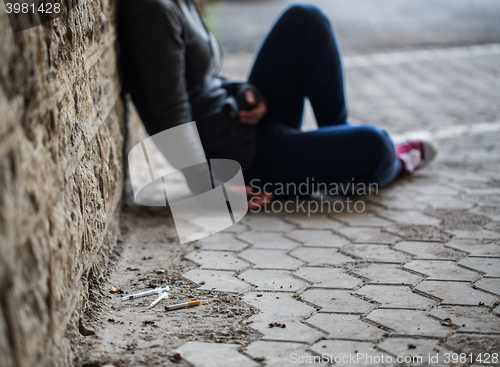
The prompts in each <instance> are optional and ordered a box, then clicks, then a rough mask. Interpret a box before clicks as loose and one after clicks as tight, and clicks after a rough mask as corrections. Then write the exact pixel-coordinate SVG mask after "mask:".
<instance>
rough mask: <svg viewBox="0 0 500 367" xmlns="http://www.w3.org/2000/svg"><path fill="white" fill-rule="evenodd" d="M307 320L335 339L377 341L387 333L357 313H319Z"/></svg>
mask: <svg viewBox="0 0 500 367" xmlns="http://www.w3.org/2000/svg"><path fill="white" fill-rule="evenodd" d="M306 321H307V323H309V324H311V325H314V326H316V327H318V328H320V329H321V330H325V331H326V332H328V333H329V337H330V338H333V339H349V340H361V341H376V340H379V339H380V338H382V337H383V336H384V334H385V332H384V331H383V330H382V329H379V328H377V327H375V326H372V325H370V324H368V323H366V322H363V321H361V319H360V318H359V316H357V315H347V314H329V313H318V314H316V315H314V316H312V317H311V318H309V319H307V320H306Z"/></svg>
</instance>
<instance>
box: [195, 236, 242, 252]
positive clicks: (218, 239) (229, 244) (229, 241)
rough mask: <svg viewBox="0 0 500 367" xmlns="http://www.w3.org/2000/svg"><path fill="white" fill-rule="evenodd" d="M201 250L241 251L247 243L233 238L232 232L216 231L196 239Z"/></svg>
mask: <svg viewBox="0 0 500 367" xmlns="http://www.w3.org/2000/svg"><path fill="white" fill-rule="evenodd" d="M198 243H199V244H200V246H201V248H202V249H203V250H225V251H241V250H243V249H244V248H245V247H248V245H247V244H246V243H244V242H241V241H238V240H237V239H236V238H234V235H233V234H232V233H216V234H213V235H211V236H209V237H206V238H203V239H201V240H198Z"/></svg>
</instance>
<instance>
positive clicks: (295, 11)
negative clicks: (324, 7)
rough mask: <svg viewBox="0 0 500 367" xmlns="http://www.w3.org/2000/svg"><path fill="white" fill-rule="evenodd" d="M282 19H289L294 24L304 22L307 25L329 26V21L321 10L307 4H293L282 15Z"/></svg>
mask: <svg viewBox="0 0 500 367" xmlns="http://www.w3.org/2000/svg"><path fill="white" fill-rule="evenodd" d="M283 18H285V19H289V20H290V21H292V22H294V23H297V22H299V21H304V22H306V23H308V24H314V25H327V26H330V21H329V20H328V18H327V17H326V15H325V14H324V13H323V12H322V11H321V9H319V8H318V7H317V6H314V5H309V4H294V5H292V6H290V7H289V8H288V9H287V10H286V11H285V12H284V13H283Z"/></svg>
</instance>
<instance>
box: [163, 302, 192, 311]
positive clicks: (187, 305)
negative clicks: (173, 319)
mask: <svg viewBox="0 0 500 367" xmlns="http://www.w3.org/2000/svg"><path fill="white" fill-rule="evenodd" d="M199 305H201V301H199V300H198V301H191V302H184V303H179V304H177V305H170V306H165V310H166V311H172V310H178V309H180V308H186V307H193V306H199Z"/></svg>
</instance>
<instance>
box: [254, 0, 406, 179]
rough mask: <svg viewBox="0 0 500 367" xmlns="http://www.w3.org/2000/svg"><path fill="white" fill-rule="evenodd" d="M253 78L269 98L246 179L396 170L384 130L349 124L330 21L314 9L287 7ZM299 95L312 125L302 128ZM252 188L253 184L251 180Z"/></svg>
mask: <svg viewBox="0 0 500 367" xmlns="http://www.w3.org/2000/svg"><path fill="white" fill-rule="evenodd" d="M249 80H250V82H251V83H253V84H254V85H255V86H257V87H258V88H259V89H261V90H262V92H263V93H264V94H265V95H266V97H267V98H268V100H269V113H268V115H267V116H266V117H265V119H264V120H263V121H262V124H260V125H261V126H259V132H258V145H257V157H256V160H255V162H254V165H253V168H252V169H251V171H250V172H248V174H246V177H247V178H248V181H249V182H250V183H251V180H252V179H259V180H260V181H259V184H260V185H263V184H266V183H271V184H283V185H287V184H295V185H299V184H301V183H305V182H311V181H312V180H313V179H314V181H315V182H316V183H325V184H327V185H329V184H331V183H337V184H346V183H351V182H353V181H354V182H355V183H376V184H378V185H379V186H380V187H382V186H385V185H387V184H389V183H390V182H392V181H393V180H394V179H395V178H396V177H397V176H398V175H399V173H400V171H401V164H400V162H399V161H398V160H397V159H396V154H395V149H394V144H393V143H392V141H391V139H390V138H389V136H388V135H387V133H385V132H384V131H381V130H379V129H376V128H374V127H371V126H351V125H348V124H346V119H347V109H346V103H345V97H344V85H343V76H342V67H341V63H340V56H339V52H338V48H337V45H336V42H335V38H334V35H333V32H332V28H331V26H330V23H329V22H328V20H327V19H326V17H325V16H324V15H323V13H321V11H319V10H318V9H317V8H316V7H313V6H302V5H298V6H292V7H291V8H289V9H288V10H287V11H286V12H285V13H284V14H283V15H282V16H281V18H280V19H279V20H278V22H277V23H276V25H275V26H274V27H273V29H272V30H271V32H270V33H269V35H268V37H267V38H266V40H265V41H264V43H263V45H262V47H261V50H260V52H259V54H258V56H257V59H256V61H255V64H254V67H253V69H252V72H251V74H250V78H249ZM304 96H307V97H309V99H310V101H311V104H312V106H313V109H314V112H315V115H316V119H317V122H318V126H319V127H320V128H319V129H317V130H314V131H309V132H302V131H300V130H299V128H300V125H301V121H302V113H303V106H304V105H303V103H304ZM254 184H255V185H258V184H257V181H254Z"/></svg>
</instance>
